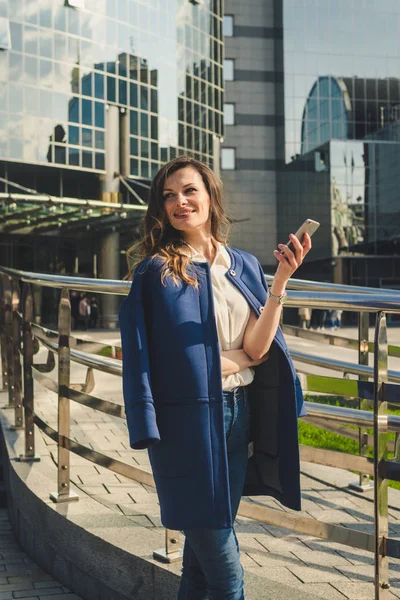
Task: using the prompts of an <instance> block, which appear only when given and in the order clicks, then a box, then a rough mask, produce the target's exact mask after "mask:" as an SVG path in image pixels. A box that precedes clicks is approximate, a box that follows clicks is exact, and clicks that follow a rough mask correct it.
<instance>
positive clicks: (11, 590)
mask: <svg viewBox="0 0 400 600" xmlns="http://www.w3.org/2000/svg"><path fill="white" fill-rule="evenodd" d="M14 598H24V599H25V600H82V599H81V598H80V597H79V596H76V594H73V593H72V592H71V590H69V589H68V588H66V587H64V586H63V585H61V583H58V581H55V579H53V577H51V575H48V573H46V572H45V571H43V570H42V569H41V568H40V567H38V566H37V565H36V564H35V563H34V562H32V561H31V559H30V558H29V557H28V556H27V554H25V552H23V551H22V550H21V547H20V545H19V544H18V541H17V539H16V537H15V535H14V533H13V531H12V528H11V524H10V522H9V520H8V514H7V509H4V508H3V509H0V600H12V599H14Z"/></svg>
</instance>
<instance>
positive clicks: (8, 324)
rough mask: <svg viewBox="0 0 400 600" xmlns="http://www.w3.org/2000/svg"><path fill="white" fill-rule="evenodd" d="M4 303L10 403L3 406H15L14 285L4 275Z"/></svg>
mask: <svg viewBox="0 0 400 600" xmlns="http://www.w3.org/2000/svg"><path fill="white" fill-rule="evenodd" d="M2 282H3V285H2V288H3V303H4V313H3V317H4V341H5V357H6V365H7V367H6V368H7V381H8V404H6V405H5V406H3V407H2V408H14V365H13V363H14V361H13V346H12V285H11V277H9V276H8V275H2Z"/></svg>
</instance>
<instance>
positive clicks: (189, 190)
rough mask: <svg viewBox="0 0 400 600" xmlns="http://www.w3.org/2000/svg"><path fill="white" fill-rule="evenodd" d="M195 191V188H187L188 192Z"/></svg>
mask: <svg viewBox="0 0 400 600" xmlns="http://www.w3.org/2000/svg"><path fill="white" fill-rule="evenodd" d="M195 191H196V188H189V189H188V192H195Z"/></svg>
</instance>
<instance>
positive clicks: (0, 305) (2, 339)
mask: <svg viewBox="0 0 400 600" xmlns="http://www.w3.org/2000/svg"><path fill="white" fill-rule="evenodd" d="M4 277H5V275H2V274H1V273H0V345H1V379H2V382H3V390H6V389H8V369H7V350H6V346H7V341H6V329H5V310H6V308H5V299H4V286H3V280H4Z"/></svg>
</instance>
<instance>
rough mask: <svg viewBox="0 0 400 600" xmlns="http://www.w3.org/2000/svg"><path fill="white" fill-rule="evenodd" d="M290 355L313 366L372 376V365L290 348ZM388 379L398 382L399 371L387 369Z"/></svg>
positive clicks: (399, 379) (399, 381) (399, 378)
mask: <svg viewBox="0 0 400 600" xmlns="http://www.w3.org/2000/svg"><path fill="white" fill-rule="evenodd" d="M290 356H291V357H292V358H293V360H297V361H299V362H303V363H306V364H308V365H313V366H314V367H323V368H325V369H330V370H331V371H340V372H342V373H351V374H352V375H361V376H368V377H371V378H373V377H374V369H373V367H368V366H367V365H359V364H356V363H349V362H346V361H344V360H336V359H333V358H324V357H320V356H315V355H314V354H306V353H305V352H299V351H298V350H290ZM388 379H389V381H393V382H394V383H400V372H399V371H388Z"/></svg>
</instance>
